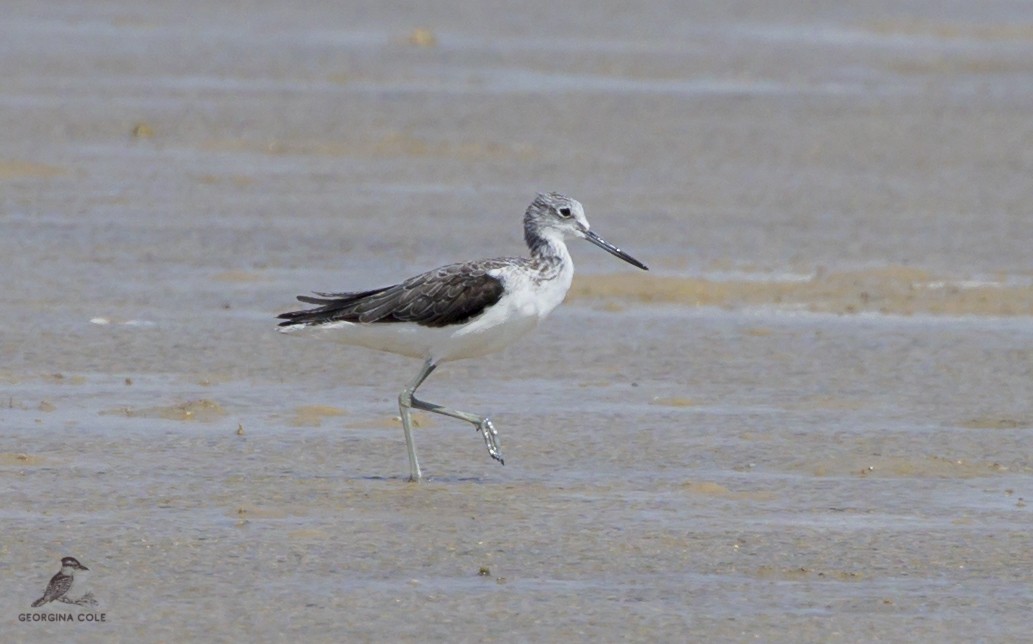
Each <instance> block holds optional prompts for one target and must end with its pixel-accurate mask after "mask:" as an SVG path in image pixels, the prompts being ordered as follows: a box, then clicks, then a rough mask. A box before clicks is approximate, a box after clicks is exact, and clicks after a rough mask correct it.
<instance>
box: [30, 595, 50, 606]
mask: <svg viewBox="0 0 1033 644" xmlns="http://www.w3.org/2000/svg"><path fill="white" fill-rule="evenodd" d="M45 603H47V596H46V595H44V596H42V597H40V598H39V599H37V600H36V601H34V602H32V607H33V608H35V607H37V606H42V605H43V604H45Z"/></svg>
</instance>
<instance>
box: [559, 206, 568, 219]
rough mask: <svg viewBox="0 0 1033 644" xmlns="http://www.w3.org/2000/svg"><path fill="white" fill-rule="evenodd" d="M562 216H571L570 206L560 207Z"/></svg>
mask: <svg viewBox="0 0 1033 644" xmlns="http://www.w3.org/2000/svg"><path fill="white" fill-rule="evenodd" d="M560 216H562V217H570V208H567V207H563V208H560Z"/></svg>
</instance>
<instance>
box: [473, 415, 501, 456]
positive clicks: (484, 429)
mask: <svg viewBox="0 0 1033 644" xmlns="http://www.w3.org/2000/svg"><path fill="white" fill-rule="evenodd" d="M477 431H479V432H480V433H481V435H482V436H484V444H485V445H486V446H487V447H488V454H489V455H490V456H491V457H492V458H493V459H495V460H496V461H498V462H499V463H501V464H502V465H505V464H506V462H505V461H504V460H502V450H501V449H499V431H498V430H497V429H495V426H494V425H492V424H491V420H489V419H487V418H485V419H484V420H482V421H481V422H479V423H477Z"/></svg>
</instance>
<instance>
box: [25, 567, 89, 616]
mask: <svg viewBox="0 0 1033 644" xmlns="http://www.w3.org/2000/svg"><path fill="white" fill-rule="evenodd" d="M76 570H89V568H87V567H86V566H84V565H82V564H81V563H79V560H78V559H76V558H75V557H65V558H64V559H62V560H61V570H60V571H58V573H57V574H56V575H54V576H53V577H51V579H50V583H49V584H47V590H46V592H44V593H43V596H42V597H40V598H39V599H37V600H36V601H34V602H32V607H33V608H35V607H37V606H42V605H43V604H46V603H48V602H52V601H54V600H56V599H62V598H64V596H65V595H67V594H68V592H69V591H71V590H72V584H73V583H75V571H76Z"/></svg>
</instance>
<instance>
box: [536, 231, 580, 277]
mask: <svg viewBox="0 0 1033 644" xmlns="http://www.w3.org/2000/svg"><path fill="white" fill-rule="evenodd" d="M524 239H525V241H527V247H528V248H529V249H530V250H531V261H532V262H533V263H534V264H535V266H536V267H537V268H538V270H539V271H541V272H542V273H556V272H560V271H562V270H564V269H565V268H567V269H569V268H572V264H573V261H572V260H571V259H570V251H568V250H567V244H566V242H564V241H563V235H562V234H560V233H559V232H557V231H555V230H546V231H544V232H543V231H540V230H538V229H537V228H532V227H526V228H525V229H524Z"/></svg>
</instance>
